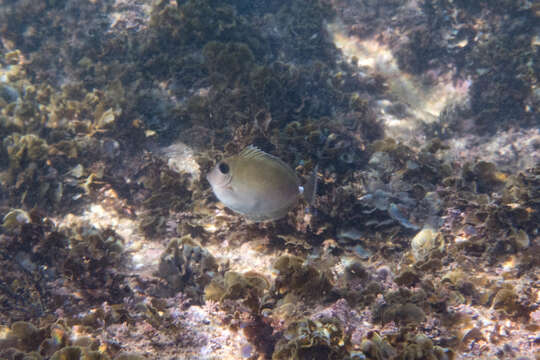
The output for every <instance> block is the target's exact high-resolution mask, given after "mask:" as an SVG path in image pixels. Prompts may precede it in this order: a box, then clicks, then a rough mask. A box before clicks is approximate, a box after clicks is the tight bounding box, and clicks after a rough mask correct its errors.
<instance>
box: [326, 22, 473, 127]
mask: <svg viewBox="0 0 540 360" xmlns="http://www.w3.org/2000/svg"><path fill="white" fill-rule="evenodd" d="M327 30H328V32H329V34H330V36H331V37H332V39H333V41H334V44H335V45H336V47H337V48H338V49H340V50H341V51H342V52H343V56H344V57H345V58H346V60H348V61H351V60H352V59H353V57H354V58H356V59H357V60H358V66H359V67H361V68H367V69H368V71H370V72H372V73H376V74H380V75H382V76H384V77H385V79H386V82H387V85H388V92H389V94H388V95H389V97H390V98H392V99H391V101H392V102H390V101H388V99H379V101H378V102H377V104H378V105H379V108H380V112H381V115H382V116H381V117H382V118H383V119H384V121H385V125H386V128H387V130H388V135H390V136H396V137H398V136H399V135H403V134H404V133H410V134H411V135H412V134H413V130H414V129H416V128H417V127H418V125H420V124H421V123H422V122H426V123H429V122H433V121H436V120H437V118H438V116H439V114H440V113H441V111H442V110H443V109H444V107H445V106H446V105H448V104H449V103H457V102H460V101H463V100H465V99H466V97H467V93H468V88H469V85H470V81H461V82H456V83H454V81H453V80H452V76H451V74H446V75H442V74H437V73H436V72H433V74H431V75H433V76H434V77H436V80H437V81H436V82H435V84H434V85H426V84H423V83H421V82H420V79H418V78H417V77H415V76H413V75H411V74H408V73H405V72H403V71H401V70H400V69H399V67H398V65H397V62H396V59H395V58H394V55H393V53H392V50H391V49H390V48H389V46H388V45H385V44H382V43H380V42H379V41H377V40H375V39H359V38H358V37H356V36H354V35H347V34H346V30H345V27H344V26H343V24H341V23H339V22H334V23H331V24H328V25H327ZM396 103H401V104H404V105H406V106H407V110H408V111H407V114H406V116H405V117H402V118H398V117H396V116H394V115H392V114H390V113H389V112H388V111H387V108H388V106H389V105H392V104H396ZM404 131H405V132H404Z"/></svg>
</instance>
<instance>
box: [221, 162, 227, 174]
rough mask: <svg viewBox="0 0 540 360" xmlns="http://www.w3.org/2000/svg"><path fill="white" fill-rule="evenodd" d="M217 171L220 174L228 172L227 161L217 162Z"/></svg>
mask: <svg viewBox="0 0 540 360" xmlns="http://www.w3.org/2000/svg"><path fill="white" fill-rule="evenodd" d="M219 171H220V172H221V173H222V174H228V173H229V165H227V163H224V162H222V163H220V164H219Z"/></svg>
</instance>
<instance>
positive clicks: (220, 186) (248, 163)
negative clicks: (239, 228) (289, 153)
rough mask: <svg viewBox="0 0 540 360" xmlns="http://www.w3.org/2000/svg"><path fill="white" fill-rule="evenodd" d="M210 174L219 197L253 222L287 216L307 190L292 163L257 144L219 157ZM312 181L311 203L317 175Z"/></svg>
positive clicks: (210, 179) (309, 200) (214, 190)
mask: <svg viewBox="0 0 540 360" xmlns="http://www.w3.org/2000/svg"><path fill="white" fill-rule="evenodd" d="M315 174H316V171H315ZM206 178H207V180H208V182H209V183H210V186H211V187H212V190H213V192H214V194H215V196H216V197H217V198H218V200H219V201H221V202H222V203H223V204H224V205H225V206H226V207H228V208H229V209H231V210H233V211H234V212H236V213H239V214H241V215H243V216H244V217H245V218H246V219H248V220H250V221H253V222H261V221H273V220H278V219H281V218H283V217H285V216H286V215H287V213H288V212H289V210H290V209H291V208H292V207H293V206H294V205H295V204H296V203H297V202H298V200H299V198H300V197H301V196H302V195H303V194H304V191H303V188H302V187H301V186H300V181H299V178H298V176H297V175H296V173H295V171H294V170H293V169H292V168H291V167H290V166H289V165H287V164H286V163H285V162H284V161H283V160H281V159H280V158H278V157H276V156H274V155H270V154H268V153H266V152H264V151H262V150H260V149H259V148H257V147H255V146H253V145H249V146H247V147H246V148H244V149H243V150H242V151H241V152H240V153H238V154H237V155H233V156H231V157H228V158H225V159H223V160H221V161H219V162H218V163H217V164H216V165H215V166H214V168H213V169H212V170H211V171H210V172H209V173H208V174H207V176H206ZM308 183H309V184H307V185H306V188H308V187H309V189H310V194H309V195H308V196H305V197H306V199H307V200H308V202H309V203H311V202H312V198H313V197H314V195H313V194H312V193H311V192H312V191H316V188H317V187H316V179H314V180H311V181H308ZM311 183H313V184H311ZM306 195H307V194H306Z"/></svg>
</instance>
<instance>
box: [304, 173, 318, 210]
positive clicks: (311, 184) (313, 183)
mask: <svg viewBox="0 0 540 360" xmlns="http://www.w3.org/2000/svg"><path fill="white" fill-rule="evenodd" d="M318 171H319V164H317V165H315V167H314V168H313V171H312V173H311V175H310V176H309V179H308V181H307V182H306V185H305V187H304V199H306V202H307V203H308V208H307V211H308V212H310V211H311V208H312V207H313V204H314V202H315V198H316V197H317V185H318Z"/></svg>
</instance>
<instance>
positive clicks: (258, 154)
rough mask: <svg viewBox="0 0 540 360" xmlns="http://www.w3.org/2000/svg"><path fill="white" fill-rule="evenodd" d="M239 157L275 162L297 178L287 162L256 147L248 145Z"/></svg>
mask: <svg viewBox="0 0 540 360" xmlns="http://www.w3.org/2000/svg"><path fill="white" fill-rule="evenodd" d="M238 156H239V157H240V158H242V159H254V160H270V161H272V162H274V163H275V164H278V165H279V166H280V167H282V168H283V169H284V170H285V171H287V172H289V174H290V175H291V176H292V177H294V178H296V173H295V172H294V170H293V169H291V167H290V166H289V165H287V163H286V162H284V161H283V160H281V159H280V158H278V157H277V156H274V155H270V154H268V153H266V152H264V151H262V150H261V149H259V148H258V147H256V146H253V145H248V146H246V147H245V148H244V150H242V151H241V152H240V153H239V154H238ZM297 181H298V179H297Z"/></svg>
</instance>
